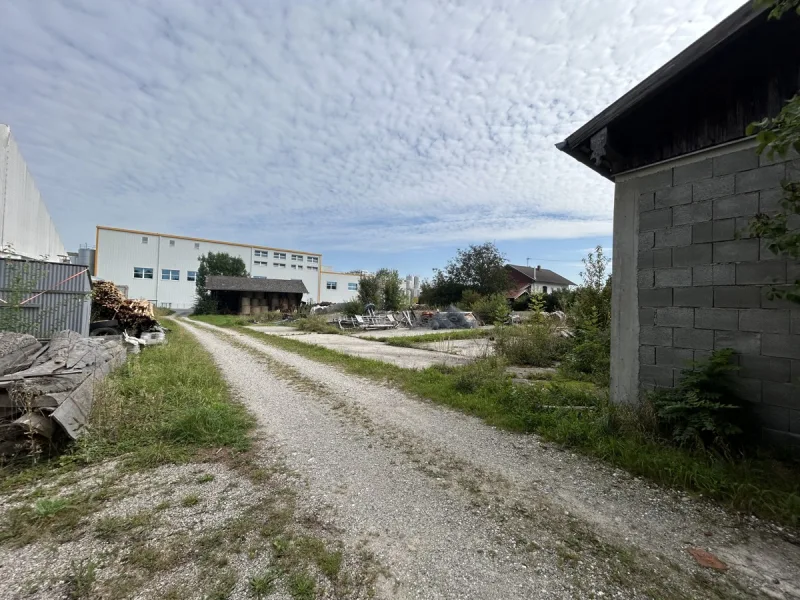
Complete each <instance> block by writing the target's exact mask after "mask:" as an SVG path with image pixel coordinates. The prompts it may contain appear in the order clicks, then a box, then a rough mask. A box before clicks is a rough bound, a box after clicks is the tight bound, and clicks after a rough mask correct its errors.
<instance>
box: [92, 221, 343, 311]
mask: <svg viewBox="0 0 800 600" xmlns="http://www.w3.org/2000/svg"><path fill="white" fill-rule="evenodd" d="M209 252H225V253H227V254H230V255H231V256H238V257H240V258H241V259H242V260H243V261H244V264H245V266H246V268H247V271H248V273H250V275H251V276H252V277H257V278H268V279H299V280H301V281H302V282H303V283H304V284H305V286H306V289H308V294H307V295H306V296H305V297H304V298H303V301H304V302H309V303H314V302H319V301H320V280H321V278H322V277H323V275H322V271H321V268H322V255H321V254H319V253H316V252H304V251H301V250H289V249H285V248H272V247H269V246H257V245H248V244H238V243H235V242H220V241H215V240H207V239H203V238H193V237H186V236H181V235H169V234H164V233H152V232H148V231H135V230H131V229H120V228H116V227H104V226H98V227H97V239H96V246H95V261H94V266H95V275H96V276H97V277H99V278H101V279H106V280H109V281H113V282H114V283H115V284H117V285H118V286H127V288H128V296H129V297H130V298H144V299H146V300H150V301H152V302H155V303H156V304H157V305H158V306H165V307H169V308H179V309H182V308H191V307H192V305H193V304H194V300H195V278H196V276H197V269H198V267H199V265H200V260H199V258H200V256H201V255H203V254H207V253H209ZM346 287H347V285H346V284H345V288H346Z"/></svg>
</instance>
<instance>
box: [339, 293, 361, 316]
mask: <svg viewBox="0 0 800 600" xmlns="http://www.w3.org/2000/svg"><path fill="white" fill-rule="evenodd" d="M339 310H340V311H341V312H342V313H343V314H344V315H345V316H347V317H355V316H357V315H363V314H364V304H363V303H362V302H361V300H358V299H356V298H354V299H352V300H348V301H347V302H342V304H340V305H339Z"/></svg>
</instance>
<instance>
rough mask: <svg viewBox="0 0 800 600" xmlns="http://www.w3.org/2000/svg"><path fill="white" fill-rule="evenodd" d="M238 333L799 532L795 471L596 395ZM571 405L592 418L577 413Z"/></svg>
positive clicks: (483, 369) (487, 369)
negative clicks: (727, 452) (676, 432)
mask: <svg viewBox="0 0 800 600" xmlns="http://www.w3.org/2000/svg"><path fill="white" fill-rule="evenodd" d="M236 329H237V331H239V332H240V333H243V334H245V335H248V336H250V337H252V338H255V339H257V340H259V341H262V342H265V343H267V344H269V345H271V346H273V347H276V348H280V349H283V350H287V351H289V352H293V353H295V354H299V355H301V356H304V357H306V358H310V359H312V360H315V361H318V362H322V363H325V364H328V365H332V366H337V367H340V368H342V369H343V370H344V371H345V372H347V373H350V374H353V375H358V376H362V377H368V378H370V379H373V380H376V381H380V382H387V383H389V384H391V385H393V386H395V387H398V388H399V389H401V390H403V391H405V392H407V393H410V394H413V395H416V396H419V397H422V398H425V399H428V400H431V401H433V402H436V403H439V404H444V405H446V406H450V407H453V408H456V409H458V410H461V411H463V412H466V413H468V414H471V415H475V416H478V417H480V418H482V419H483V420H484V421H486V423H488V424H490V425H494V426H496V427H501V428H503V429H508V430H511V431H519V432H535V433H537V434H539V435H540V436H542V437H543V438H544V439H546V440H549V441H554V442H558V443H559V444H563V445H565V446H568V447H570V448H573V449H575V450H577V451H580V452H581V453H583V454H586V455H589V456H594V457H597V458H600V459H602V460H604V461H607V462H608V463H610V464H612V465H614V466H616V467H619V468H622V469H625V470H626V471H628V472H629V473H631V474H633V475H636V476H641V477H646V478H647V479H650V480H651V481H653V482H655V483H658V484H660V485H664V486H667V487H671V488H675V489H679V490H683V491H687V492H694V493H700V494H703V495H704V496H706V497H709V498H713V499H715V500H717V501H718V502H720V503H722V504H723V505H725V506H727V507H729V508H731V509H733V510H737V511H743V512H747V513H752V514H754V515H756V516H759V517H762V518H767V519H772V520H775V521H777V522H779V523H783V524H788V525H793V526H798V525H800V466H798V463H797V462H796V461H790V460H776V459H775V458H773V457H772V456H771V455H769V454H768V453H763V454H755V455H753V456H750V457H741V458H736V459H730V458H728V457H724V456H721V455H719V454H712V453H705V452H699V451H690V450H687V449H683V448H678V447H675V446H670V445H667V444H665V443H663V442H662V441H661V440H658V439H655V438H654V437H653V436H652V435H651V434H649V433H648V431H647V428H646V427H645V426H644V425H643V419H645V418H646V415H642V414H640V412H638V411H635V410H632V409H630V408H628V407H624V406H618V405H613V404H611V403H610V402H609V401H608V395H607V393H604V392H602V391H601V392H598V391H594V390H591V389H587V388H586V387H585V386H577V385H575V386H573V385H568V384H565V383H564V382H559V381H552V382H541V384H539V385H532V386H516V385H513V384H512V383H511V382H510V379H509V377H508V376H507V375H506V374H505V372H504V369H503V368H502V366H498V364H497V361H492V360H486V361H478V362H476V363H474V364H472V365H468V366H465V367H439V366H434V367H430V368H428V369H423V370H413V369H403V368H400V367H397V366H394V365H390V364H387V363H383V362H380V361H376V360H371V359H364V358H360V357H355V356H350V355H347V354H343V353H341V352H337V351H335V350H330V349H327V348H322V347H320V346H314V345H310V344H306V343H303V342H299V341H297V340H293V339H291V338H287V337H279V336H271V335H269V334H264V333H261V332H257V331H253V330H251V329H247V328H242V327H238V328H236ZM559 405H563V410H561V409H559V407H558V406H559ZM576 405H577V406H588V408H587V409H581V410H575V409H573V408H572V407H574V406H576ZM545 407H548V408H545Z"/></svg>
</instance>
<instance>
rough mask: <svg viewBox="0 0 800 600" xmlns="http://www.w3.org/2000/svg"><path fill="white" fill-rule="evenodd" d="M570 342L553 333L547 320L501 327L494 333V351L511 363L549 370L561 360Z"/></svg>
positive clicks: (533, 320) (553, 329)
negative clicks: (547, 368)
mask: <svg viewBox="0 0 800 600" xmlns="http://www.w3.org/2000/svg"><path fill="white" fill-rule="evenodd" d="M569 347H570V340H569V339H568V338H564V337H561V336H560V335H558V334H557V333H556V331H555V325H554V324H553V323H551V322H548V321H542V322H537V320H535V319H532V320H530V321H528V322H526V323H524V324H522V325H519V326H515V327H501V328H499V329H498V330H497V332H496V334H495V352H496V353H497V355H498V356H500V357H502V358H504V359H505V360H507V361H508V362H509V363H511V364H515V365H527V366H531V367H550V366H552V365H553V363H554V362H556V361H558V360H561V359H562V358H563V357H564V355H565V353H566V352H567V350H569Z"/></svg>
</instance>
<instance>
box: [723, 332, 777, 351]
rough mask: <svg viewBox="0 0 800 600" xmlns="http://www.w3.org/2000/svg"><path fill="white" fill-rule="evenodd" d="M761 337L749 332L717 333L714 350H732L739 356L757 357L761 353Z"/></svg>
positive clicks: (758, 334)
mask: <svg viewBox="0 0 800 600" xmlns="http://www.w3.org/2000/svg"><path fill="white" fill-rule="evenodd" d="M761 335H762V334H760V333H751V332H748V331H715V332H714V350H722V349H723V348H731V349H733V350H734V351H736V352H738V353H739V354H756V355H757V354H760V352H761ZM764 335H766V334H764Z"/></svg>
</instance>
